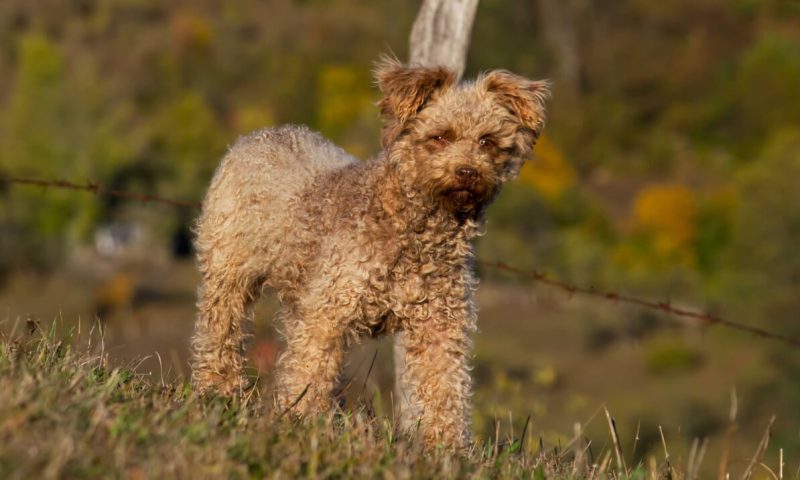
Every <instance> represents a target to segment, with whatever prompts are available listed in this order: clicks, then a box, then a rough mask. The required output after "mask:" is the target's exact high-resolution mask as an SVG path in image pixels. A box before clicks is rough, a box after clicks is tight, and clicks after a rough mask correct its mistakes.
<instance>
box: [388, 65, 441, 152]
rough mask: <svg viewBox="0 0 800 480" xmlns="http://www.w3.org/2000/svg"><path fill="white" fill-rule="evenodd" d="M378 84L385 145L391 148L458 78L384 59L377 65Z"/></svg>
mask: <svg viewBox="0 0 800 480" xmlns="http://www.w3.org/2000/svg"><path fill="white" fill-rule="evenodd" d="M375 81H376V82H377V84H378V88H379V89H380V91H381V93H383V98H382V99H381V100H380V102H378V106H379V107H380V109H381V115H383V117H384V119H385V120H386V127H385V128H384V132H383V144H384V146H387V145H388V144H389V143H391V142H392V141H393V140H394V139H395V137H397V135H399V134H400V132H401V131H402V128H403V125H404V124H405V123H406V121H408V119H409V118H411V117H413V116H414V115H415V114H416V113H417V112H418V111H419V110H420V108H422V106H423V105H425V102H427V101H428V100H429V99H430V98H431V96H432V95H433V94H434V93H435V92H436V91H438V90H441V89H444V88H448V87H450V86H451V85H453V84H454V83H455V82H456V76H455V74H454V73H453V72H451V71H450V70H448V69H446V68H444V67H422V66H405V65H403V64H401V63H400V62H399V61H398V60H397V59H395V58H391V57H384V58H382V59H381V60H380V61H379V62H378V63H377V64H376V67H375Z"/></svg>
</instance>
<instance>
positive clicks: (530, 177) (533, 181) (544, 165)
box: [520, 136, 577, 201]
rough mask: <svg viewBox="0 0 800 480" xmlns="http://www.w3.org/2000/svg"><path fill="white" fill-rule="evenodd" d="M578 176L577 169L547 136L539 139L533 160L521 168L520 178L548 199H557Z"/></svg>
mask: <svg viewBox="0 0 800 480" xmlns="http://www.w3.org/2000/svg"><path fill="white" fill-rule="evenodd" d="M576 177H577V175H576V173H575V169H574V168H572V165H570V164H569V162H567V160H566V158H564V154H563V153H562V152H561V150H559V148H558V147H557V146H556V145H555V144H554V143H553V142H552V141H550V139H549V138H548V137H547V136H543V137H541V138H540V139H539V142H538V143H537V145H536V149H535V153H534V159H533V161H529V162H525V164H524V165H523V166H522V169H521V170H520V180H521V181H522V182H524V183H526V184H528V185H530V186H532V187H533V188H534V189H535V190H536V191H537V192H538V193H539V194H540V195H542V196H543V197H544V198H545V199H546V200H548V201H555V200H557V199H558V198H559V197H560V196H561V194H562V193H563V192H564V191H565V190H567V189H568V188H570V187H572V186H573V185H574V184H575V180H576Z"/></svg>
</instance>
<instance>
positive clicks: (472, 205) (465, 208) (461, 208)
mask: <svg viewBox="0 0 800 480" xmlns="http://www.w3.org/2000/svg"><path fill="white" fill-rule="evenodd" d="M490 194H491V192H490V189H489V188H487V187H485V186H483V185H480V184H475V185H472V186H470V187H464V186H459V187H454V188H451V189H448V190H445V191H444V192H442V195H443V197H444V200H445V204H446V205H447V207H448V208H449V209H450V210H451V211H453V212H459V213H467V212H471V211H473V210H475V209H477V208H478V207H480V206H481V205H483V204H484V203H486V201H487V200H488V199H489V197H490Z"/></svg>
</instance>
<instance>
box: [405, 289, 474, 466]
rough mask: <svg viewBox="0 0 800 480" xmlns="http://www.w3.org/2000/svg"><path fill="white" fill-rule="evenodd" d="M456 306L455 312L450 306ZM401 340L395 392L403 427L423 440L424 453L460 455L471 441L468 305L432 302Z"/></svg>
mask: <svg viewBox="0 0 800 480" xmlns="http://www.w3.org/2000/svg"><path fill="white" fill-rule="evenodd" d="M454 303H455V304H456V305H459V306H457V307H453V304H454ZM419 312H420V313H421V315H420V316H419V317H418V318H414V319H413V320H410V321H409V322H408V325H407V326H406V328H405V330H404V331H403V335H402V344H401V345H400V346H399V347H398V348H402V350H403V352H402V353H403V355H402V356H403V357H404V358H403V360H404V365H403V368H402V369H400V371H399V372H398V373H399V378H398V379H397V381H398V382H399V385H400V388H398V391H399V392H402V393H401V395H403V396H404V398H402V399H400V405H401V406H402V408H404V410H405V411H401V412H400V418H401V426H402V427H403V429H404V430H406V431H407V432H409V433H414V432H415V431H417V428H418V432H419V433H420V434H421V436H422V439H423V441H424V443H425V445H426V446H427V447H428V448H435V447H437V446H439V445H443V446H444V447H445V448H447V449H448V450H456V451H458V450H463V449H465V448H466V447H468V446H469V443H470V437H471V431H470V427H471V422H470V415H471V412H470V408H471V404H470V395H471V389H472V381H471V378H470V371H469V370H470V367H469V362H470V360H471V356H472V339H471V333H472V331H473V330H474V325H475V314H474V310H473V308H472V302H471V301H466V302H465V301H464V299H463V298H462V299H458V300H455V301H454V302H453V301H449V300H444V299H434V300H432V301H431V302H430V304H429V305H426V306H425V307H424V308H421V309H419Z"/></svg>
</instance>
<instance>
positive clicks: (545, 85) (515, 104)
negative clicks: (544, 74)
mask: <svg viewBox="0 0 800 480" xmlns="http://www.w3.org/2000/svg"><path fill="white" fill-rule="evenodd" d="M479 82H480V84H481V85H482V86H483V88H485V89H486V91H487V92H490V93H492V94H494V95H495V98H496V99H497V102H498V103H500V104H501V105H502V106H503V107H505V108H506V109H508V110H509V111H510V112H511V113H513V114H514V115H515V116H516V117H517V118H518V119H519V122H520V125H521V126H522V127H523V128H525V129H528V130H530V132H531V133H532V134H533V139H532V140H531V142H532V141H533V140H535V139H536V138H537V137H538V136H539V134H540V133H541V131H542V128H544V120H545V103H546V102H547V100H548V99H549V98H550V82H549V81H548V80H528V79H527V78H523V77H520V76H519V75H514V74H513V73H511V72H508V71H506V70H494V71H491V72H489V73H487V74H486V75H484V76H483V77H482V78H481V79H480V80H479ZM529 148H530V147H529Z"/></svg>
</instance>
